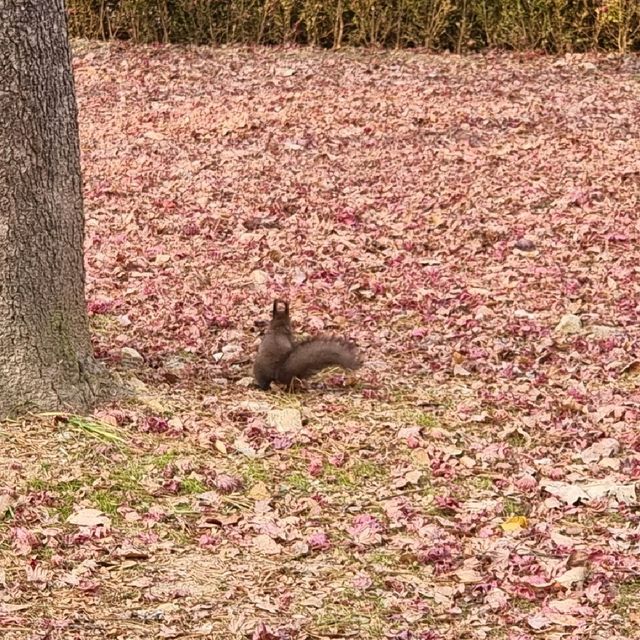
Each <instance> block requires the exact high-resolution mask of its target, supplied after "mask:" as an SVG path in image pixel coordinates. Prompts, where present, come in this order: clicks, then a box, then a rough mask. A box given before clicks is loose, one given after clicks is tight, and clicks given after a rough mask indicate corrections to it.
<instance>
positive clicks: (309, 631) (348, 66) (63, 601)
mask: <svg viewBox="0 0 640 640" xmlns="http://www.w3.org/2000/svg"><path fill="white" fill-rule="evenodd" d="M74 68H75V74H76V84H77V93H78V103H79V110H80V129H81V139H82V158H83V168H84V184H85V207H86V214H87V242H86V260H87V269H88V299H89V310H90V317H91V323H92V328H93V335H94V343H95V349H96V353H97V355H98V356H99V357H100V358H101V359H102V360H103V361H105V362H106V363H107V364H108V366H109V367H110V368H111V370H112V371H113V372H114V375H116V376H117V377H118V378H119V379H120V380H121V381H122V383H123V384H126V386H127V387H128V388H129V390H130V391H129V393H128V395H127V396H126V397H124V398H122V399H120V400H118V401H117V402H114V403H113V404H111V405H108V406H105V407H102V408H101V409H100V410H98V411H96V412H95V414H94V415H93V416H63V415H58V416H54V415H45V416H43V415H40V416H29V417H27V418H25V419H22V420H19V421H16V422H7V423H4V424H3V425H1V426H0V443H1V447H0V463H1V464H0V518H1V520H0V552H1V556H0V557H1V564H0V627H2V629H3V631H2V633H3V638H6V639H7V640H18V639H20V640H23V639H27V638H29V639H34V640H35V639H44V638H47V639H52V640H57V639H65V640H67V639H74V640H75V639H77V640H84V639H90V638H101V639H106V638H109V639H125V638H126V639H127V640H129V639H133V640H137V639H147V638H253V639H254V640H269V639H285V638H292V639H293V638H301V639H304V638H309V639H316V638H342V637H355V638H394V639H397V640H411V639H416V640H418V639H422V640H459V639H469V640H484V639H487V640H533V638H545V639H546V640H560V639H562V640H578V639H583V638H584V639H586V638H588V639H590V640H609V639H616V638H618V639H621V638H633V637H638V634H640V613H639V611H640V610H639V608H638V604H639V602H640V579H639V578H638V575H639V572H640V511H639V509H638V493H637V491H636V483H637V482H638V480H640V432H639V431H638V421H639V418H640V412H639V407H640V391H639V390H638V381H639V379H640V361H639V358H640V346H639V336H640V330H639V329H638V324H639V315H640V302H639V301H640V296H639V294H640V284H639V282H640V263H639V260H638V257H639V250H638V246H639V245H640V222H639V219H640V216H639V215H638V212H639V205H640V203H639V201H638V197H639V195H640V162H639V158H640V142H639V141H640V106H639V105H640V61H639V60H638V59H637V58H633V57H629V58H621V57H604V56H602V57H598V56H588V57H584V56H574V57H564V58H549V57H542V56H537V55H529V54H528V55H518V54H510V55H497V54H491V55H487V56H470V57H456V56H432V55H426V54H423V53H419V52H386V53H385V52H363V51H344V52H337V53H335V52H321V51H312V50H262V49H259V50H241V49H223V50H211V49H206V48H200V49H196V48H190V49H185V48H169V47H130V46H126V45H122V44H112V45H103V44H87V43H76V44H75V46H74ZM276 295H277V296H286V297H288V298H290V299H291V302H292V308H293V314H294V321H295V322H296V326H297V328H298V330H299V331H300V332H301V333H317V332H335V333H340V334H344V335H347V336H349V337H351V338H353V339H354V340H356V341H357V342H358V343H359V345H360V346H361V348H362V351H363V353H364V355H365V357H366V365H365V367H364V368H363V369H362V370H360V371H359V372H357V373H356V374H354V375H343V374H341V373H340V372H338V373H335V372H329V373H327V374H326V375H323V376H319V377H318V378H316V379H314V380H312V381H310V382H309V383H308V384H307V385H306V388H305V389H303V390H302V391H301V392H300V393H297V394H295V395H288V394H285V393H282V392H271V393H263V392H261V391H258V390H256V389H254V388H251V387H250V386H249V381H250V379H249V376H250V366H251V359H252V357H253V354H254V353H255V346H256V340H257V338H258V336H259V335H260V332H261V331H262V329H263V327H264V322H263V321H264V320H266V319H267V317H268V313H269V309H270V304H271V300H272V298H273V297H274V296H276Z"/></svg>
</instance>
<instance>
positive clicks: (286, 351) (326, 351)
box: [253, 300, 362, 390]
mask: <svg viewBox="0 0 640 640" xmlns="http://www.w3.org/2000/svg"><path fill="white" fill-rule="evenodd" d="M361 365H362V362H361V360H360V355H359V353H358V348H357V347H356V345H355V344H353V342H349V341H348V340H343V339H342V338H334V337H331V336H318V337H316V338H309V339H308V340H303V341H302V342H297V341H296V340H295V338H294V337H293V331H292V330H291V319H290V317H289V303H288V302H285V301H283V300H274V302H273V312H272V316H271V322H270V323H269V328H268V329H267V332H266V333H265V335H264V337H263V338H262V342H261V343H260V347H259V349H258V355H257V356H256V360H255V363H254V365H253V375H254V377H255V379H256V383H257V384H258V386H259V387H260V388H261V389H263V390H266V389H268V388H269V386H270V385H271V382H272V381H275V382H279V383H281V384H286V385H290V384H291V382H292V381H293V379H294V378H299V379H302V378H308V377H309V376H312V375H313V374H314V373H318V371H321V370H322V369H325V368H326V367H332V366H340V367H342V368H343V369H358V368H359V367H360V366H361Z"/></svg>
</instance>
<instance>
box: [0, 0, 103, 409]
mask: <svg viewBox="0 0 640 640" xmlns="http://www.w3.org/2000/svg"><path fill="white" fill-rule="evenodd" d="M81 189H82V185H81V178H80V150H79V141H78V123H77V110H76V102H75V93H74V84H73V75H72V71H71V55H70V49H69V42H68V37H67V24H66V15H65V10H64V1H63V0H47V2H42V0H0V417H2V416H6V415H8V414H12V413H16V412H20V411H24V410H33V409H35V410H59V409H75V410H86V409H88V408H90V407H91V406H92V405H93V403H94V401H95V398H96V393H95V385H94V381H95V380H96V377H95V372H96V365H95V363H94V361H93V357H92V351H91V343H90V336H89V327H88V322H87V314H86V305H85V293H84V278H85V272H84V261H83V240H84V218H83V208H82V191H81Z"/></svg>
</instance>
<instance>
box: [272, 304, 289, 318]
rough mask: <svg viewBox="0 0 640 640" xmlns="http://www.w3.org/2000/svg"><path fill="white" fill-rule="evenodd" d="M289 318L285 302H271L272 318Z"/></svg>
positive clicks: (287, 305)
mask: <svg viewBox="0 0 640 640" xmlns="http://www.w3.org/2000/svg"><path fill="white" fill-rule="evenodd" d="M282 316H285V317H287V318H288V317H289V303H288V302H287V301H285V300H274V301H273V313H272V317H273V318H277V317H282Z"/></svg>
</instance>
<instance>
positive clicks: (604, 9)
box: [67, 0, 640, 52]
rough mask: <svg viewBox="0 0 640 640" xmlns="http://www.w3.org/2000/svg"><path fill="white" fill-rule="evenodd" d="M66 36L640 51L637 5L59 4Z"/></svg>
mask: <svg viewBox="0 0 640 640" xmlns="http://www.w3.org/2000/svg"><path fill="white" fill-rule="evenodd" d="M67 4H68V9H69V20H70V27H71V31H72V34H73V35H75V36H79V37H85V38H103V39H110V38H122V39H130V40H133V41H136V42H182V43H194V44H218V45H219V44H232V43H243V44H286V43H299V44H312V45H319V46H324V47H339V46H341V45H355V46H362V45H378V46H385V47H414V46H419V47H428V48H432V49H436V50H445V49H448V50H451V51H456V52H460V51H465V50H473V49H478V48H482V47H487V46H488V47H500V48H508V49H544V50H547V51H586V50H591V49H599V48H600V49H608V50H615V51H631V50H638V49H640V0H67Z"/></svg>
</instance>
